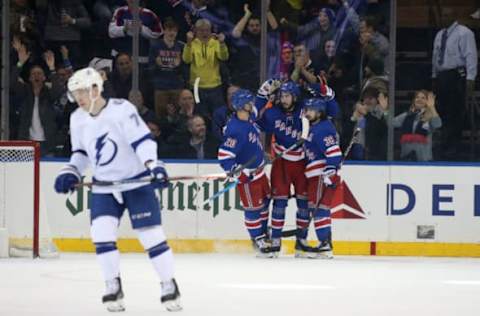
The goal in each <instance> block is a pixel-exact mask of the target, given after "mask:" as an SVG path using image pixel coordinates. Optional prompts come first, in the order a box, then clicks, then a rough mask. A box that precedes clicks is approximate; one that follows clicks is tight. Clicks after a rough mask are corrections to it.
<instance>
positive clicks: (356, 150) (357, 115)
mask: <svg viewBox="0 0 480 316" xmlns="http://www.w3.org/2000/svg"><path fill="white" fill-rule="evenodd" d="M367 113H368V108H367V106H366V105H365V104H364V103H362V102H360V101H359V102H357V103H355V105H354V109H353V114H352V116H351V118H350V121H351V122H353V123H354V125H353V129H352V130H351V131H349V132H352V135H353V131H355V130H356V129H357V128H360V133H359V135H358V136H357V139H356V141H354V143H353V145H352V149H351V150H350V156H349V157H346V158H347V159H352V160H364V159H365V122H366V119H365V116H366V115H367ZM349 136H350V135H348V134H345V137H342V143H343V144H342V145H343V147H344V148H345V149H346V147H347V146H348V142H350V139H348V137H349Z"/></svg>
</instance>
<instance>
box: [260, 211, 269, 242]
mask: <svg viewBox="0 0 480 316" xmlns="http://www.w3.org/2000/svg"><path fill="white" fill-rule="evenodd" d="M267 205H268V204H267ZM260 219H261V223H262V232H263V234H264V235H265V236H267V237H268V206H267V207H266V208H265V209H263V210H261V211H260Z"/></svg>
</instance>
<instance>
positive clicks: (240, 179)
mask: <svg viewBox="0 0 480 316" xmlns="http://www.w3.org/2000/svg"><path fill="white" fill-rule="evenodd" d="M252 180H253V175H252V174H246V173H245V172H242V173H240V176H239V177H238V183H240V184H245V183H249V182H250V181H252Z"/></svg>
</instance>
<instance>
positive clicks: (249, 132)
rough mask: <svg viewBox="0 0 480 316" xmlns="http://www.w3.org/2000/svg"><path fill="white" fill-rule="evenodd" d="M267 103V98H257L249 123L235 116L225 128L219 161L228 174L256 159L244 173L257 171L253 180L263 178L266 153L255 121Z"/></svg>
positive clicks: (219, 151) (248, 173)
mask: <svg viewBox="0 0 480 316" xmlns="http://www.w3.org/2000/svg"><path fill="white" fill-rule="evenodd" d="M267 101H268V100H267V99H266V98H264V97H260V96H257V97H256V98H255V106H254V108H253V114H252V117H251V118H250V119H249V120H248V121H242V120H240V119H238V117H237V116H236V115H234V116H232V118H230V120H229V121H228V123H227V125H226V126H225V130H224V136H223V143H222V144H221V145H220V148H219V149H218V161H219V162H220V165H221V166H222V168H223V170H225V171H226V172H229V171H230V170H232V169H233V168H235V167H236V166H237V165H243V164H245V163H247V162H248V161H250V160H251V159H252V157H255V161H254V162H253V163H252V164H251V165H249V167H248V168H245V169H244V170H243V172H244V173H245V174H246V175H247V176H248V175H250V174H251V173H253V172H255V171H256V173H255V174H254V175H253V176H254V178H253V180H256V179H258V178H260V177H261V176H263V174H264V171H263V168H262V166H263V165H264V164H265V162H264V159H263V155H264V151H263V146H262V142H261V140H260V129H259V127H258V125H257V124H256V123H255V122H254V120H255V118H256V116H257V113H259V112H261V110H262V109H263V107H264V106H265V105H266V103H267Z"/></svg>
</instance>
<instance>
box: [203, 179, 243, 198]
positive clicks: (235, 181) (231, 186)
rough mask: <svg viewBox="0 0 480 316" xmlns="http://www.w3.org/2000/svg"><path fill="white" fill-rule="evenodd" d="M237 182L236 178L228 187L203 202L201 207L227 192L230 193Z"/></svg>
mask: <svg viewBox="0 0 480 316" xmlns="http://www.w3.org/2000/svg"><path fill="white" fill-rule="evenodd" d="M238 182H239V180H238V178H235V179H234V180H233V181H232V182H231V183H230V184H229V185H227V186H226V187H224V188H223V189H221V190H220V191H218V192H217V193H215V194H214V195H212V196H211V197H209V198H208V199H206V200H205V201H203V203H202V205H207V204H208V203H210V202H212V201H213V200H215V199H217V198H218V197H219V196H220V195H222V194H224V193H225V192H227V191H230V190H231V189H233V188H235V187H236V186H237V184H238Z"/></svg>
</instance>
